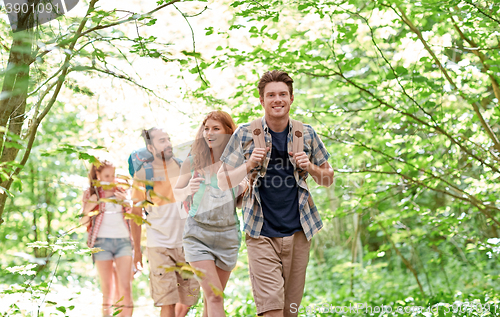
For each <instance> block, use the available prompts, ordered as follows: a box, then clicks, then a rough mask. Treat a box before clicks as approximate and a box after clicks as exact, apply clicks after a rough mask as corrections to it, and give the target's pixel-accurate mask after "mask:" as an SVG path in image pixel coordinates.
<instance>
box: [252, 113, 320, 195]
mask: <svg viewBox="0 0 500 317" xmlns="http://www.w3.org/2000/svg"><path fill="white" fill-rule="evenodd" d="M290 121H292V135H293V140H292V152H293V153H298V152H303V151H304V124H303V123H302V122H300V121H297V120H293V119H290ZM250 130H251V131H252V138H253V142H254V145H255V147H256V148H264V149H265V148H266V147H267V146H266V139H265V138H264V133H263V131H262V118H258V119H255V120H253V121H252V122H251V123H250ZM257 172H258V171H254V172H252V174H251V175H250V179H249V181H250V187H249V189H250V191H251V190H252V187H253V182H254V180H255V177H256V176H257ZM305 173H306V171H303V170H301V171H299V176H300V177H302V176H303V175H304V174H305ZM308 201H309V204H311V203H312V197H311V194H310V193H309V199H308Z"/></svg>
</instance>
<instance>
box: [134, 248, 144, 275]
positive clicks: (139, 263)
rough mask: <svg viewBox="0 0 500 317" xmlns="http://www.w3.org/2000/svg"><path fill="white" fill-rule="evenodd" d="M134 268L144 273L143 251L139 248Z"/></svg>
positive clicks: (136, 251) (135, 255) (136, 252)
mask: <svg viewBox="0 0 500 317" xmlns="http://www.w3.org/2000/svg"><path fill="white" fill-rule="evenodd" d="M134 267H135V268H136V270H137V271H142V269H143V266H142V251H141V249H140V248H139V250H134Z"/></svg>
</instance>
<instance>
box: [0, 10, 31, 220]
mask: <svg viewBox="0 0 500 317" xmlns="http://www.w3.org/2000/svg"><path fill="white" fill-rule="evenodd" d="M29 21H30V19H29V16H28V17H22V16H20V17H19V24H21V23H30V22H29ZM31 23H32V22H31ZM33 39H34V37H33V31H32V30H31V29H28V30H27V31H20V32H16V33H13V39H12V44H11V46H10V53H9V61H8V64H7V69H6V71H5V76H4V80H3V87H2V92H1V94H0V127H5V128H7V129H8V133H7V132H6V131H3V130H0V162H2V163H4V162H10V161H13V160H15V158H16V156H17V153H18V152H19V149H18V148H15V147H8V146H6V144H5V142H6V141H9V135H8V134H14V135H17V136H20V135H21V129H22V127H23V123H24V120H25V112H26V99H27V96H28V87H29V79H30V77H29V76H30V74H29V71H30V65H31V63H32V61H33V58H32V48H33ZM9 174H10V173H9ZM10 184H11V183H10V182H9V180H8V179H3V178H2V179H1V180H0V186H2V187H3V188H5V189H6V190H8V189H9V187H10ZM6 200H7V193H6V192H5V191H2V192H1V193H0V224H2V223H3V219H2V214H3V210H4V207H5V203H6Z"/></svg>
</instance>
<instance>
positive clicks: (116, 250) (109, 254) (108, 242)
mask: <svg viewBox="0 0 500 317" xmlns="http://www.w3.org/2000/svg"><path fill="white" fill-rule="evenodd" d="M94 248H101V249H103V250H104V251H99V252H97V253H94V261H107V260H113V259H116V258H119V257H122V256H132V244H131V243H130V238H97V239H96V240H95V243H94Z"/></svg>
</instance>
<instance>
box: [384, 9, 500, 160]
mask: <svg viewBox="0 0 500 317" xmlns="http://www.w3.org/2000/svg"><path fill="white" fill-rule="evenodd" d="M386 6H388V7H389V8H391V9H392V10H394V12H395V13H396V14H397V15H398V16H399V17H400V18H401V20H402V21H403V22H404V23H405V24H406V25H408V27H409V28H410V30H411V31H412V32H413V33H415V34H416V35H417V37H418V39H419V40H420V42H422V44H423V45H424V47H425V49H426V50H427V52H428V53H429V54H430V55H431V56H432V59H433V60H434V62H435V63H436V65H437V66H438V67H439V69H440V70H441V72H442V73H443V75H444V76H445V77H446V80H447V81H448V82H449V83H450V85H451V87H452V88H453V90H455V91H456V92H458V94H459V95H460V96H461V97H462V98H464V99H465V100H468V98H467V96H465V95H464V93H463V92H462V91H461V90H460V89H458V87H457V85H456V84H455V82H454V81H453V79H451V77H450V75H449V74H448V71H447V70H446V68H444V67H443V65H442V64H441V62H440V61H439V59H438V58H437V56H436V54H435V53H434V51H433V50H432V49H431V48H430V47H429V44H428V43H427V41H426V40H425V39H424V37H423V36H422V33H421V32H420V30H419V29H418V28H417V27H416V26H415V25H414V24H413V22H412V21H411V20H410V19H409V18H408V17H407V16H406V14H405V12H404V10H403V9H402V8H401V6H398V10H399V12H398V11H397V10H396V9H395V8H393V7H392V6H390V5H386ZM471 104H472V107H473V108H474V112H475V113H476V115H477V117H478V118H479V121H480V122H481V125H482V126H483V128H484V129H485V130H486V134H487V135H488V136H489V137H490V139H491V141H492V142H493V145H494V147H495V149H496V150H497V151H498V152H500V141H499V140H498V138H497V137H496V135H495V133H494V132H493V130H492V129H491V127H490V125H489V124H488V122H486V120H485V119H484V117H483V115H482V114H481V111H480V109H479V106H478V104H477V102H471Z"/></svg>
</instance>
